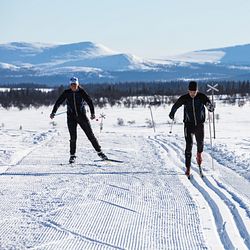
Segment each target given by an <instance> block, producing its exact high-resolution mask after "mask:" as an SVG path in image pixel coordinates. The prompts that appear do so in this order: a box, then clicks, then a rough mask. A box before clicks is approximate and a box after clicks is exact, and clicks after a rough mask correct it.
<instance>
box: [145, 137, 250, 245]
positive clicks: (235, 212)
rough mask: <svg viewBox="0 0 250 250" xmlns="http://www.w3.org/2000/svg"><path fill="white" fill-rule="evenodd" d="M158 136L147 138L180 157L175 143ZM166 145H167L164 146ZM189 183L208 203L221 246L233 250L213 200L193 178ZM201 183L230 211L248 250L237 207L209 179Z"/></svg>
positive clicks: (249, 240) (246, 231)
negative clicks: (170, 149) (171, 150)
mask: <svg viewBox="0 0 250 250" xmlns="http://www.w3.org/2000/svg"><path fill="white" fill-rule="evenodd" d="M158 137H159V136H155V138H154V139H153V138H149V139H150V140H152V141H154V142H156V143H157V144H159V145H160V146H161V147H162V148H163V149H164V150H165V151H166V152H167V153H168V152H169V149H168V147H171V148H172V149H173V150H174V151H175V152H176V154H177V155H178V156H181V155H182V152H181V151H183V149H181V148H180V147H179V146H177V145H176V144H175V143H172V142H169V141H167V140H166V139H160V138H158ZM166 144H167V145H166ZM181 158H182V160H181V161H182V162H184V157H181ZM195 172H198V168H196V169H195ZM212 178H213V179H214V181H215V183H216V184H217V185H218V181H216V179H215V177H212ZM191 183H192V184H193V186H194V187H195V188H196V189H197V190H198V191H199V192H200V193H201V194H202V195H203V197H204V198H205V200H206V201H207V202H208V204H209V206H210V208H211V210H212V213H213V216H214V221H215V224H216V227H217V232H218V234H219V236H220V239H221V242H222V244H223V246H224V247H225V249H235V247H234V245H233V243H232V242H231V240H230V237H229V235H228V233H227V230H226V228H225V226H226V222H223V216H222V214H221V213H220V211H219V208H218V206H217V205H216V202H215V200H214V199H213V198H212V197H211V195H210V194H209V192H207V191H206V190H205V188H203V187H202V186H201V185H200V184H199V183H198V182H197V181H196V180H195V179H194V178H192V179H191ZM203 183H204V184H206V186H207V187H208V188H209V189H210V190H212V191H213V192H214V193H215V194H217V195H218V197H219V198H220V199H221V200H222V201H223V202H224V203H225V204H226V206H227V207H228V209H229V210H230V212H231V214H232V217H233V220H234V222H235V224H236V225H237V229H238V231H239V234H240V236H241V237H242V239H243V241H244V243H245V245H246V247H247V248H248V249H250V236H249V233H248V230H247V228H246V226H245V224H244V222H243V220H242V218H241V216H240V214H239V212H238V210H237V207H236V206H235V205H234V204H233V202H232V201H231V200H230V199H229V198H227V196H226V195H225V194H224V193H223V192H221V191H220V190H219V189H218V188H216V187H215V186H214V185H213V184H212V183H211V182H210V181H209V179H208V178H207V177H206V176H205V177H204V178H203ZM218 187H219V188H223V187H221V186H220V185H218ZM224 190H225V191H226V192H228V193H229V194H230V195H231V196H232V198H233V199H234V200H235V201H236V202H237V203H238V204H239V205H240V206H241V207H242V208H243V209H245V210H246V206H242V203H243V202H242V201H241V200H240V199H239V198H238V199H236V198H234V197H237V196H236V195H235V194H234V193H233V192H229V191H228V190H227V189H226V188H225V187H224ZM246 213H247V214H248V216H249V211H248V210H246Z"/></svg>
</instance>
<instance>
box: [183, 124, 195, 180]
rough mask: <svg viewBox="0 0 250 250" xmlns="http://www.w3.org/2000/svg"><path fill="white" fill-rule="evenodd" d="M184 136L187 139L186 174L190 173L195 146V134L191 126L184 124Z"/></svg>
mask: <svg viewBox="0 0 250 250" xmlns="http://www.w3.org/2000/svg"><path fill="white" fill-rule="evenodd" d="M184 136H185V141H186V149H185V165H186V168H187V169H186V175H189V174H190V166H191V157H192V147H193V134H192V129H191V127H190V126H187V125H185V126H184Z"/></svg>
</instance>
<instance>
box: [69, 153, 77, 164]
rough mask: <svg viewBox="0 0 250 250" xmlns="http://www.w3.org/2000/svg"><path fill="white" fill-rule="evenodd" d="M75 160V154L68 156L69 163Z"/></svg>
mask: <svg viewBox="0 0 250 250" xmlns="http://www.w3.org/2000/svg"><path fill="white" fill-rule="evenodd" d="M75 160H76V156H75V155H71V156H70V158H69V163H70V164H72V163H74V162H75Z"/></svg>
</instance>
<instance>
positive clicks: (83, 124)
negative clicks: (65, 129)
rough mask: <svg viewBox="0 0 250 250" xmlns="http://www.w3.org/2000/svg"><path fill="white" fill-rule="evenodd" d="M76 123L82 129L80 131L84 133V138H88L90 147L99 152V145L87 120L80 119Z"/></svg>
mask: <svg viewBox="0 0 250 250" xmlns="http://www.w3.org/2000/svg"><path fill="white" fill-rule="evenodd" d="M78 123H79V125H80V127H81V128H82V130H83V131H84V132H85V134H86V136H87V137H88V139H89V141H90V142H91V144H92V146H93V147H94V149H95V150H96V152H101V146H100V145H99V143H98V141H97V139H96V137H95V135H94V133H93V131H92V128H91V125H90V122H89V120H88V118H87V117H86V118H85V117H84V118H81V119H78Z"/></svg>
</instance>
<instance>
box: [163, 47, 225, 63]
mask: <svg viewBox="0 0 250 250" xmlns="http://www.w3.org/2000/svg"><path fill="white" fill-rule="evenodd" d="M225 54H226V53H225V52H224V51H206V50H204V51H192V52H188V53H185V54H181V55H176V56H171V57H170V56H169V57H167V58H166V59H167V60H172V61H177V62H188V63H219V62H220V60H221V59H222V58H223V56H225Z"/></svg>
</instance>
